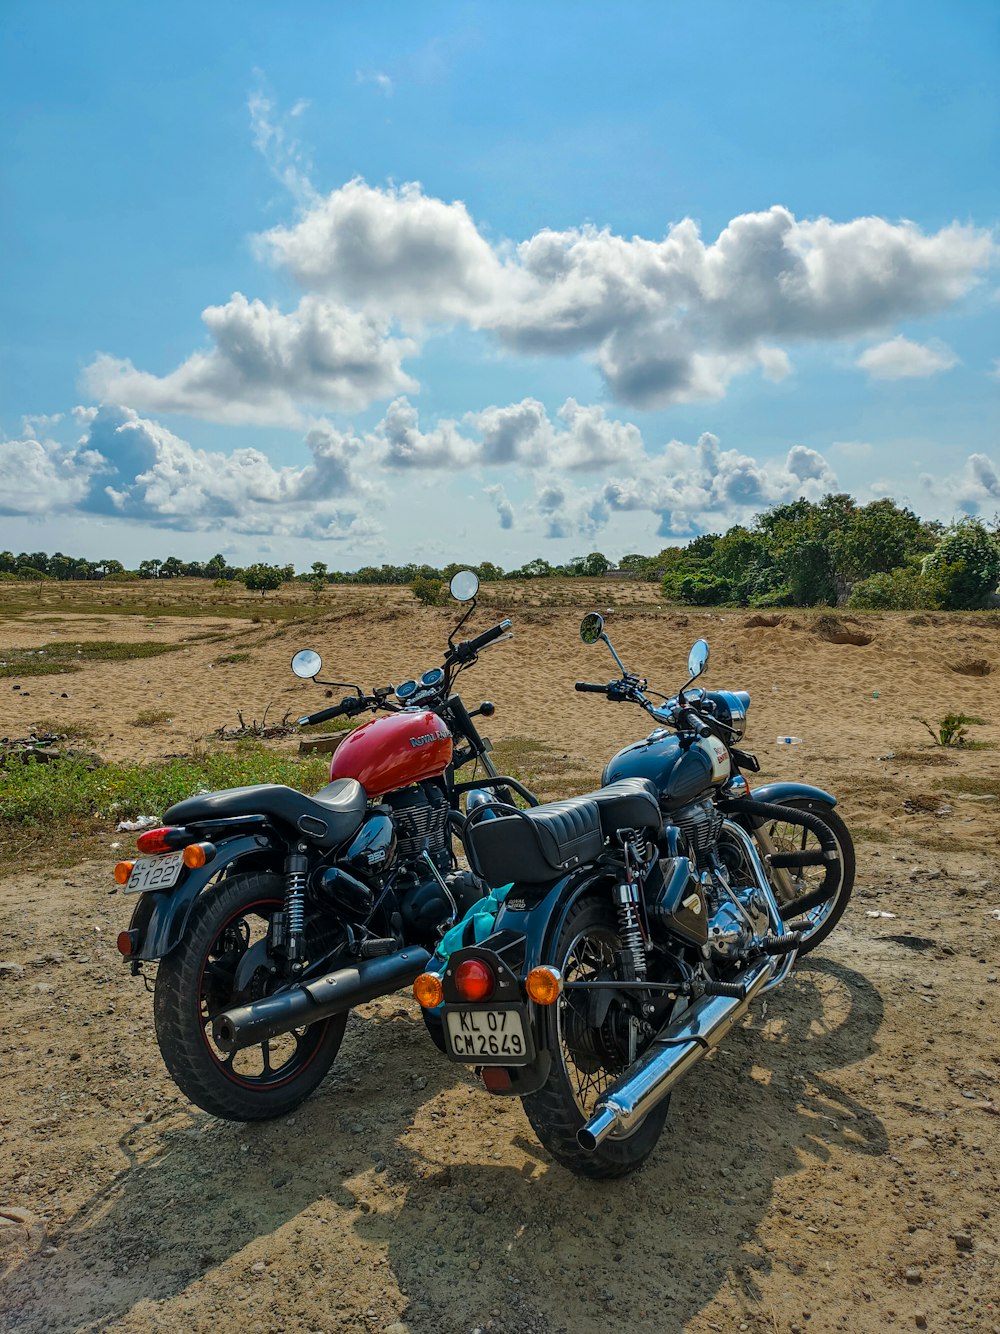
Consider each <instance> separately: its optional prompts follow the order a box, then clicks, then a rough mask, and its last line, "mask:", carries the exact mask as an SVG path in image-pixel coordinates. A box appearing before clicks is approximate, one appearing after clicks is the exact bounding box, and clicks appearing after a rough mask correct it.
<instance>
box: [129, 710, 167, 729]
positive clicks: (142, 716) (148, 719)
mask: <svg viewBox="0 0 1000 1334" xmlns="http://www.w3.org/2000/svg"><path fill="white" fill-rule="evenodd" d="M172 719H173V714H172V713H171V712H170V711H169V709H141V710H140V711H139V712H138V713H137V714H136V715H135V717H134V718H133V719H132V726H133V727H159V726H160V724H161V723H169V722H170V721H171V720H172Z"/></svg>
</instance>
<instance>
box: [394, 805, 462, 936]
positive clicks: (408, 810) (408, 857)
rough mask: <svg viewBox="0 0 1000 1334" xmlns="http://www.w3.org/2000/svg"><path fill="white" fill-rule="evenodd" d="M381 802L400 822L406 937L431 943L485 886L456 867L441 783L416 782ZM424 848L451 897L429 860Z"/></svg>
mask: <svg viewBox="0 0 1000 1334" xmlns="http://www.w3.org/2000/svg"><path fill="white" fill-rule="evenodd" d="M383 803H384V804H385V805H386V806H389V807H391V808H392V814H393V820H394V822H395V826H396V868H397V874H396V886H395V887H396V893H397V896H398V898H399V912H400V916H401V917H402V927H403V932H404V936H405V939H407V940H414V941H419V942H421V943H428V942H430V943H431V944H433V942H434V941H435V940H436V939H437V935H438V931H439V929H440V927H441V926H442V925H443V924H444V923H445V922H447V921H449V920H450V919H451V917H452V916H453V914H454V912H455V910H456V909H457V912H458V915H459V916H460V917H461V916H463V915H464V913H465V910H466V908H467V907H468V906H469V905H470V903H473V902H475V900H476V899H478V898H481V897H482V893H483V892H484V891H482V890H481V888H480V886H479V884H478V882H477V881H475V877H473V876H472V875H471V873H470V872H468V871H455V870H454V869H453V858H452V852H451V835H450V829H449V820H448V799H447V797H446V796H445V794H444V791H443V790H442V788H441V787H440V786H439V785H438V784H436V783H432V782H427V783H417V784H416V785H415V786H414V787H408V788H404V789H402V791H399V792H392V793H390V794H389V796H387V797H384V798H383ZM425 852H426V853H427V855H428V856H429V857H430V859H431V861H432V862H433V863H434V867H435V869H436V870H437V872H438V874H439V875H440V876H441V878H442V879H443V880H444V882H445V884H446V885H447V886H448V891H449V893H450V895H451V898H449V897H448V894H446V893H445V891H444V890H443V889H442V888H441V885H440V884H439V882H438V880H437V879H436V878H435V876H434V874H433V872H432V871H431V868H430V867H429V866H428V865H427V862H426V860H425V858H424V853H425ZM452 899H454V901H455V908H454V909H453V907H452Z"/></svg>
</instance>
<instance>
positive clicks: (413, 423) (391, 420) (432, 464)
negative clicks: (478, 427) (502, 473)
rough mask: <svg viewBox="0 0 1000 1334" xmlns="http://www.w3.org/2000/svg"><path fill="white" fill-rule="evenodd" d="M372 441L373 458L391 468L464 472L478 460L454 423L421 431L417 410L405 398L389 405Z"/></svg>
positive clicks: (450, 422) (473, 446) (471, 445)
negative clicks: (463, 470) (438, 469)
mask: <svg viewBox="0 0 1000 1334" xmlns="http://www.w3.org/2000/svg"><path fill="white" fill-rule="evenodd" d="M369 441H370V443H371V445H372V447H373V454H374V456H375V457H376V458H377V459H379V461H380V462H382V463H384V464H386V465H387V466H388V467H390V468H465V467H468V466H469V464H471V463H472V462H473V460H474V457H475V445H474V444H473V443H472V441H470V440H467V439H465V437H464V436H462V435H461V434H460V432H459V430H458V427H457V426H456V424H455V423H454V422H453V421H441V422H439V423H438V424H437V426H436V427H434V428H433V429H432V430H430V431H426V432H425V431H421V429H420V424H419V417H418V413H417V410H416V408H414V407H413V405H412V404H411V403H410V402H409V401H408V400H407V399H405V398H399V399H396V400H395V402H393V403H391V404H390V405H389V409H388V411H387V412H386V414H385V416H384V417H383V419H382V421H381V422H379V424H378V426H377V427H376V428H375V430H374V431H373V432H372V434H371V435H370V436H369Z"/></svg>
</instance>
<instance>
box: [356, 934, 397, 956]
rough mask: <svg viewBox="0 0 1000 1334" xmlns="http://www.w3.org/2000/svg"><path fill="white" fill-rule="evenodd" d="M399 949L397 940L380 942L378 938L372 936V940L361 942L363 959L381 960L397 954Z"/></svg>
mask: <svg viewBox="0 0 1000 1334" xmlns="http://www.w3.org/2000/svg"><path fill="white" fill-rule="evenodd" d="M398 949H399V944H398V942H397V941H395V940H388V939H386V940H380V939H379V938H378V937H377V936H372V938H371V939H370V940H363V941H362V942H361V957H362V959H381V958H382V957H383V956H384V955H386V954H395V953H396V951H397V950H398Z"/></svg>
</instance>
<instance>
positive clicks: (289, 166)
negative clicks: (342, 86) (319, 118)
mask: <svg viewBox="0 0 1000 1334" xmlns="http://www.w3.org/2000/svg"><path fill="white" fill-rule="evenodd" d="M308 106H309V103H308V102H307V101H306V100H305V99H303V98H300V99H299V100H298V101H297V102H296V103H295V105H294V106H293V107H292V109H291V111H290V112H289V113H288V118H289V119H290V120H296V119H298V118H299V117H300V116H301V115H302V113H303V112H304V111H305V110H306V109H307V108H308ZM247 110H248V111H249V112H250V129H251V134H252V138H253V146H254V148H256V150H257V152H258V153H260V155H261V157H263V159H264V161H265V162H266V163H267V165H268V168H269V169H270V171H271V174H272V175H273V176H274V177H275V179H276V180H278V181H280V182H281V184H282V185H283V186H284V187H285V188H286V189H287V190H288V191H289V193H290V194H291V195H292V196H293V197H294V198H295V199H297V200H298V201H299V202H300V203H301V204H303V205H309V204H314V203H315V202H316V200H317V199H318V198H319V196H318V195H317V194H316V190H315V189H314V187H313V184H312V181H311V180H310V172H311V170H312V164H311V163H310V161H309V159H308V157H307V155H306V153H305V151H304V149H303V148H302V145H301V144H300V143H299V141H298V140H297V139H296V138H295V136H294V135H293V134H290V133H289V130H288V129H287V128H286V126H285V125H283V124H282V122H281V120H280V118H279V117H278V116H277V115H276V110H275V105H274V102H273V101H272V100H271V99H270V98H269V97H268V96H267V95H266V94H265V93H264V91H263V89H261V88H257V89H255V90H254V92H252V93H251V94H250V96H249V98H248V99H247Z"/></svg>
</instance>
